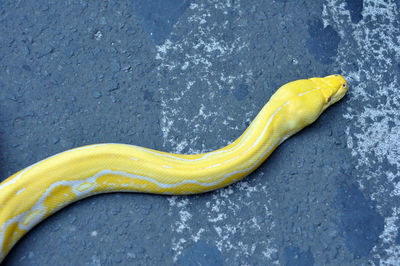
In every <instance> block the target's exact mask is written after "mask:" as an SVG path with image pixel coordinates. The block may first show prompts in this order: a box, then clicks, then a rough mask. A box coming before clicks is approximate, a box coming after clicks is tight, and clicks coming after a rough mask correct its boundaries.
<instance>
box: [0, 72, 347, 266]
mask: <svg viewBox="0 0 400 266" xmlns="http://www.w3.org/2000/svg"><path fill="white" fill-rule="evenodd" d="M346 91H347V83H346V81H345V79H344V78H343V77H342V76H340V75H331V76H327V77H324V78H311V79H303V80H297V81H294V82H290V83H288V84H286V85H284V86H282V87H281V88H279V89H278V91H276V92H275V94H274V95H272V97H271V98H270V100H269V101H268V103H267V104H266V105H265V106H264V107H263V108H262V110H261V111H260V112H259V114H258V115H257V116H256V118H255V119H254V120H253V122H252V123H251V124H250V125H249V127H248V128H247V129H246V131H245V132H244V133H243V134H242V135H241V136H240V137H239V138H238V139H237V140H235V141H234V142H233V143H231V144H229V145H228V146H226V147H224V148H221V149H219V150H216V151H212V152H208V153H203V154H195V155H185V154H171V153H167V152H162V151H156V150H151V149H147V148H143V147H139V146H132V145H125V144H96V145H89V146H83V147H80V148H76V149H72V150H68V151H65V152H62V153H60V154H57V155H54V156H52V157H49V158H47V159H44V160H42V161H40V162H38V163H35V164H33V165H31V166H29V167H27V168H25V169H23V170H21V171H19V172H18V173H16V174H14V175H12V176H11V177H9V178H8V179H6V180H4V181H3V182H2V183H0V262H1V261H2V260H3V259H4V257H5V256H6V255H7V253H8V252H9V251H10V249H11V248H12V247H13V246H14V245H15V243H16V242H17V241H18V240H19V239H20V238H21V237H22V236H23V235H24V234H26V233H27V232H28V231H29V230H30V229H31V228H32V227H34V226H35V225H36V224H38V223H39V222H41V221H43V220H44V219H45V218H46V217H48V216H49V215H51V214H53V213H55V212H56V211H58V210H60V209H61V208H63V207H65V206H66V205H68V204H70V203H72V202H74V201H77V200H80V199H82V198H86V197H89V196H92V195H95V194H99V193H107V192H121V191H122V192H145V193H156V194H176V195H178V194H179V195H181V194H196V193H202V192H206V191H210V190H214V189H217V188H221V187H224V186H227V185H229V184H232V183H234V182H236V181H238V180H239V179H241V178H243V177H244V176H246V175H248V174H249V173H251V172H252V171H254V170H255V169H256V168H257V167H258V166H259V165H260V164H261V163H262V162H263V161H264V160H265V159H266V158H267V157H268V156H269V155H270V154H271V152H272V151H273V150H274V149H275V148H276V147H278V145H279V144H281V143H282V142H283V141H284V140H286V139H287V138H288V137H290V136H292V135H293V134H295V133H296V132H298V131H300V130H301V129H303V128H304V127H305V126H307V125H309V124H311V123H312V122H314V121H315V120H316V119H317V118H318V117H319V116H320V115H321V113H322V112H323V111H324V110H325V109H326V108H327V107H329V106H330V105H332V104H333V103H335V102H337V101H339V100H340V99H341V98H342V97H343V96H344V95H345V93H346Z"/></svg>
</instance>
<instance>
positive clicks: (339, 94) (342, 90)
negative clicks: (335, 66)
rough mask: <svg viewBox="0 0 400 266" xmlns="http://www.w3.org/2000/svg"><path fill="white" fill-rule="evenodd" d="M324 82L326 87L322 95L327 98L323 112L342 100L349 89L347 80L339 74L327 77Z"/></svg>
mask: <svg viewBox="0 0 400 266" xmlns="http://www.w3.org/2000/svg"><path fill="white" fill-rule="evenodd" d="M324 81H325V82H324V83H325V84H324V85H325V86H324V88H323V89H322V94H323V96H324V98H325V104H324V107H323V110H325V109H326V108H328V107H329V106H331V105H333V104H334V103H336V102H338V101H339V100H340V99H342V98H343V97H344V96H345V94H346V92H347V89H348V85H347V82H346V80H345V79H344V77H343V76H341V75H339V74H336V75H330V76H327V77H325V78H324Z"/></svg>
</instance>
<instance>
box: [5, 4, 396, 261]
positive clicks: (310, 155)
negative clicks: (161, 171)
mask: <svg viewBox="0 0 400 266" xmlns="http://www.w3.org/2000/svg"><path fill="white" fill-rule="evenodd" d="M396 2H397V1H395V0H390V1H381V0H364V1H362V0H354V1H352V0H347V1H344V0H343V1H340V0H320V1H314V0H306V1H295V0H279V1H278V0H275V1H256V0H254V1H245V0H224V1H219V0H218V1H217V0H215V1H211V0H192V1H183V0H168V1H167V0H158V1H145V0H140V1H133V0H131V1H129V0H121V1H112V0H109V1H94V0H91V1H83V0H82V1H80V0H66V1H33V0H17V1H11V0H3V1H1V0H0V101H1V102H0V103H1V106H0V108H1V112H0V145H1V146H0V160H1V161H0V180H4V179H5V178H7V177H8V176H9V175H11V174H13V173H14V172H16V171H18V170H20V169H22V168H24V167H26V166H29V165H30V164H32V163H35V162H37V161H39V160H41V159H43V158H45V157H47V156H50V155H53V154H55V153H57V152H61V151H64V150H66V149H69V148H73V147H76V146H81V145H85V144H91V143H101V142H121V143H130V144H136V145H142V146H145V147H150V148H154V149H159V150H164V151H169V152H180V153H198V152H205V151H210V150H213V149H216V148H220V147H222V146H224V145H226V144H228V143H230V142H231V141H232V140H234V139H235V138H236V137H238V136H239V135H240V134H241V133H242V132H243V131H244V130H245V128H246V127H247V125H248V124H249V123H250V121H251V120H252V119H253V118H254V116H255V115H256V114H257V113H258V111H259V110H260V109H261V107H262V106H263V105H264V104H265V103H266V101H267V100H268V98H269V97H270V96H271V95H272V93H273V92H274V91H275V90H276V89H277V88H278V87H279V86H280V85H282V84H284V83H286V82H289V81H292V80H295V79H299V78H307V77H312V76H324V75H327V74H333V73H340V74H343V75H344V76H345V77H346V78H347V79H348V82H349V87H350V90H349V93H348V95H347V96H346V98H345V99H343V100H342V101H341V102H339V103H338V104H336V105H335V106H333V107H331V108H330V109H329V110H327V111H326V112H325V113H324V114H323V115H322V116H321V118H320V119H319V120H318V121H317V122H316V123H315V124H313V125H312V126H310V127H309V128H307V129H305V130H303V131H302V132H301V133H299V134H297V135H296V136H294V137H293V138H291V139H289V140H287V141H286V142H285V143H284V144H282V145H281V146H280V147H279V148H278V149H277V150H276V151H275V152H274V153H273V154H272V156H271V157H270V158H269V159H268V160H267V162H266V163H264V164H263V165H262V166H261V167H260V168H259V169H258V170H257V171H255V173H253V174H252V175H250V176H249V177H247V178H246V179H244V180H243V181H241V182H239V183H237V184H235V185H232V186H230V187H227V188H225V189H221V190H218V191H215V192H213V193H208V194H204V195H198V196H191V197H166V196H156V195H144V194H133V193H115V194H108V195H99V196H95V197H92V198H89V199H85V200H82V201H80V202H78V203H75V204H73V205H71V206H69V207H67V208H65V209H63V210H62V211H60V212H59V213H57V214H55V215H53V216H52V217H51V218H49V219H47V220H46V221H44V222H43V223H41V224H40V225H39V226H37V227H36V228H34V229H33V230H32V231H31V232H30V233H29V234H27V235H26V236H25V237H24V238H23V239H22V240H21V241H20V242H19V243H18V244H17V245H16V246H15V247H14V248H13V250H12V251H11V253H10V254H9V255H8V257H7V258H6V260H5V262H4V264H5V265H117V264H119V265H132V264H136V265H148V264H158V265H174V264H178V265H272V264H283V265H313V264H315V265H349V264H353V265H354V264H357V265H367V264H389V265H390V264H392V265H394V264H398V261H399V258H400V234H399V231H398V228H399V224H400V221H399V213H400V201H399V196H400V177H399V172H398V171H399V169H400V159H399V157H400V133H399V132H400V119H399V107H400V97H399V94H398V89H399V85H400V82H399V79H400V44H399V36H400V26H399V21H400V15H399V14H400V11H399V8H400V6H399V4H396Z"/></svg>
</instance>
